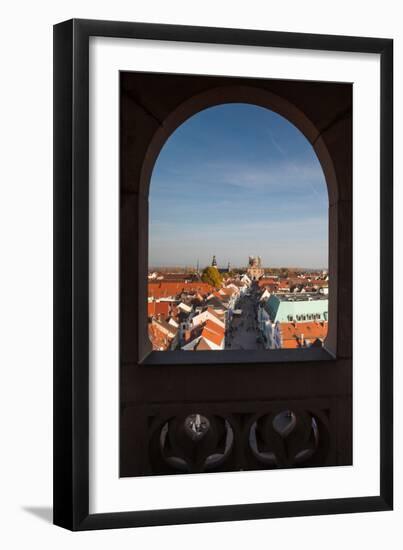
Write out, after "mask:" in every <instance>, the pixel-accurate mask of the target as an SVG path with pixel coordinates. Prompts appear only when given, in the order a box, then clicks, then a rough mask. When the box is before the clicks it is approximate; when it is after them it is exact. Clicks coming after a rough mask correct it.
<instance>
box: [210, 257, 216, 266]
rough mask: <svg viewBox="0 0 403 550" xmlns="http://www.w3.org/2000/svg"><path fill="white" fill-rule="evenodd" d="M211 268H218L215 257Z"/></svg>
mask: <svg viewBox="0 0 403 550" xmlns="http://www.w3.org/2000/svg"><path fill="white" fill-rule="evenodd" d="M211 267H217V260H216V259H215V256H213V261H212V262H211Z"/></svg>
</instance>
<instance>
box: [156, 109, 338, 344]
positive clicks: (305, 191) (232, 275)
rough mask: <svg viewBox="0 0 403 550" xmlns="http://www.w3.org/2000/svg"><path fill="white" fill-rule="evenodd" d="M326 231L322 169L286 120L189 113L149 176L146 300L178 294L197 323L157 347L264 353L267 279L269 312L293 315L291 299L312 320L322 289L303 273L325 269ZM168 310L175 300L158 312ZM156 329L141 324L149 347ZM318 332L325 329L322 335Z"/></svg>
mask: <svg viewBox="0 0 403 550" xmlns="http://www.w3.org/2000/svg"><path fill="white" fill-rule="evenodd" d="M240 220H242V222H241V223H240ZM327 231H328V194H327V187H326V181H325V177H324V174H323V171H322V168H321V165H320V163H319V161H318V158H317V156H316V154H315V152H314V150H313V148H312V145H311V144H310V143H309V142H308V140H307V139H306V138H305V136H304V135H303V134H302V133H301V132H300V131H299V130H298V129H297V128H296V127H295V126H294V125H293V124H291V122H289V121H288V120H286V119H285V118H284V117H282V116H280V115H279V114H277V113H275V112H273V111H272V110H269V109H266V108H263V107H261V106H257V105H251V104H245V103H232V104H224V105H218V106H214V107H210V108H208V109H205V110H203V111H201V112H199V113H197V114H195V115H194V116H192V117H190V118H188V119H187V120H186V121H185V122H184V123H183V124H182V125H180V126H179V127H178V128H177V129H176V131H175V132H173V133H172V134H171V136H170V137H169V139H168V140H167V141H166V142H165V143H164V145H163V147H162V149H161V151H160V153H159V156H158V158H157V159H156V162H155V165H154V167H153V171H152V175H151V183H150V194H149V260H148V273H149V276H148V285H147V286H148V300H150V299H152V300H154V301H155V302H156V304H155V305H156V307H160V308H161V311H162V310H163V308H162V306H161V303H162V300H165V299H169V300H171V302H172V304H173V305H174V306H175V305H178V303H179V301H183V302H185V303H186V305H187V307H186V308H182V309H181V315H182V316H184V315H187V316H188V318H191V316H192V315H194V314H195V312H196V310H199V311H201V312H202V313H203V321H201V322H200V323H198V324H197V325H196V326H194V327H192V328H191V329H189V330H188V331H187V333H186V334H185V335H184V336H183V338H182V339H181V341H178V342H177V343H176V342H175V341H174V339H173V341H170V342H167V343H166V351H169V350H172V349H176V350H177V351H184V352H188V351H194V352H196V351H217V350H222V351H225V350H226V349H231V350H261V351H263V350H265V348H264V345H263V341H262V339H261V337H260V329H259V326H258V318H257V312H258V308H259V305H262V304H261V298H262V295H263V293H264V291H265V288H266V285H268V284H269V285H273V284H274V283H275V282H276V281H278V280H279V283H280V284H279V290H278V291H275V290H274V291H273V292H272V293H271V295H270V297H269V299H268V302H267V308H268V311H269V312H270V317H271V319H272V321H273V322H276V321H279V322H280V323H285V324H286V323H287V322H288V323H290V322H292V321H293V320H294V315H292V314H289V313H288V314H287V309H289V307H290V306H291V307H292V308H293V309H296V310H297V311H298V313H296V314H295V318H296V321H297V323H298V322H305V321H306V320H307V319H309V318H310V317H312V315H311V314H309V309H310V304H311V303H312V302H313V301H314V300H317V299H318V297H319V293H318V292H315V291H314V290H313V287H312V282H311V281H312V280H313V279H315V280H318V279H319V278H322V279H323V278H324V277H327V275H328V236H327ZM155 273H156V274H157V278H156V279H157V280H155V277H154V274H155ZM297 284H298V288H299V289H300V290H299V292H294V293H291V294H290V293H289V291H290V289H291V288H294V287H295V286H296V285H297ZM284 291H286V292H288V294H284ZM305 291H306V297H304V294H305ZM322 302H323V304H325V302H327V298H326V297H324V296H322ZM234 303H236V306H235V307H236V310H235V311H234V313H233V314H231V313H232V308H234V306H233V304H234ZM287 304H288V305H287ZM263 307H265V306H263ZM164 311H165V310H164ZM163 315H164V313H163ZM177 315H178V313H175V309H174V308H172V309H171V310H170V311H167V312H166V313H165V319H164V320H165V321H166V322H169V320H170V319H174V320H175V321H177ZM319 317H320V315H319ZM315 318H317V315H315ZM158 328H159V327H155V325H153V326H152V330H149V331H148V333H149V337H150V340H151V344H152V347H153V349H154V350H157V349H158V350H161V345H160V342H159V338H158V337H157V336H158V334H156V332H157V331H158ZM283 330H287V329H286V327H285V326H284V327H283ZM326 334H327V326H326V327H324V330H323V334H321V337H322V340H324V339H325V337H326ZM265 351H267V353H270V350H265Z"/></svg>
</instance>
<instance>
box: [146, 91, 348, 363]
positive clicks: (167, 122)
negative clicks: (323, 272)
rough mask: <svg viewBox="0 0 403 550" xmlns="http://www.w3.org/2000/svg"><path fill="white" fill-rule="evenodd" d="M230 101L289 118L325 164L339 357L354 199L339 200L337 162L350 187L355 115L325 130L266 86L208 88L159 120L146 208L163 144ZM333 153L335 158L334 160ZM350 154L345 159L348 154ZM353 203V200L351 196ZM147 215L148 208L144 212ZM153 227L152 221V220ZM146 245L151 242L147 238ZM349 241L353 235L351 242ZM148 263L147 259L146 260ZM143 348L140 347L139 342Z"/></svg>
mask: <svg viewBox="0 0 403 550" xmlns="http://www.w3.org/2000/svg"><path fill="white" fill-rule="evenodd" d="M231 103H247V104H251V105H255V106H259V107H263V108H265V109H269V110H270V111H273V112H275V113H277V114H278V115H280V116H282V117H284V118H285V119H287V120H288V121H289V122H290V123H291V124H293V125H294V126H295V127H296V128H298V130H300V132H302V134H303V135H304V136H305V137H306V139H307V140H308V141H309V142H310V143H311V145H312V147H313V149H314V151H315V154H316V156H317V158H318V160H319V162H320V165H321V167H322V170H323V174H324V176H325V181H326V184H327V190H328V198H329V216H328V221H329V231H328V234H329V245H328V253H329V265H328V270H329V279H330V285H329V295H328V301H329V309H328V312H326V315H325V317H326V318H327V319H328V320H329V330H328V334H327V337H326V340H325V342H324V347H325V348H326V349H327V350H328V351H329V352H330V353H331V354H332V355H333V356H336V355H337V353H338V349H340V347H339V348H338V342H337V334H338V328H339V329H340V327H339V324H340V323H339V320H338V275H339V273H338V271H339V267H340V263H339V256H340V254H339V251H340V223H339V222H340V216H341V215H342V216H344V217H345V216H346V212H343V213H341V212H340V210H341V209H340V204H342V206H343V210H347V211H348V209H349V208H350V207H351V202H350V201H349V200H347V201H345V199H343V198H342V199H341V198H340V192H339V184H338V179H337V177H336V172H337V171H336V168H335V163H336V164H339V165H340V166H339V170H338V172H339V173H340V175H341V176H342V177H344V179H345V180H346V184H347V185H346V187H348V186H349V179H351V174H349V173H348V166H347V168H345V169H344V173H343V167H341V161H343V160H345V159H344V158H343V152H342V153H340V151H339V149H340V144H341V143H342V142H343V140H344V141H345V140H346V139H347V140H348V139H351V136H350V130H351V111H350V112H349V111H348V110H347V111H346V112H342V113H341V114H338V115H337V116H336V117H335V118H334V120H331V121H330V122H328V123H327V128H325V129H323V128H322V127H321V126H320V125H318V123H317V122H314V121H313V120H312V119H311V118H309V117H308V116H307V114H306V113H305V112H304V111H303V110H301V109H300V108H298V107H297V106H296V105H295V104H293V103H291V102H290V101H288V100H287V99H285V98H284V97H281V96H280V95H278V94H274V93H273V92H271V91H268V90H264V89H261V88H256V87H252V86H240V85H237V86H228V87H217V88H212V89H209V90H208V91H206V92H203V93H199V94H196V95H194V96H192V97H191V98H189V99H188V100H186V101H184V102H182V103H181V104H180V105H178V106H177V107H176V108H175V109H173V110H172V111H171V112H170V113H169V114H168V115H167V116H166V117H165V118H164V119H163V120H160V121H158V125H157V126H156V129H155V132H154V133H153V136H152V139H151V140H150V142H149V144H148V147H147V149H146V151H145V155H144V160H143V163H142V165H141V170H140V180H139V183H140V185H139V195H140V197H141V200H142V201H144V202H143V204H144V205H145V204H146V202H148V196H149V189H150V182H151V176H152V172H153V169H154V166H155V163H156V161H157V159H158V155H159V154H160V152H161V150H162V148H163V146H164V144H165V143H166V142H167V140H169V138H170V136H171V135H172V134H173V133H174V132H175V130H176V129H177V128H178V127H179V126H181V125H182V124H183V123H184V122H186V121H187V120H188V119H189V118H191V117H192V116H193V115H195V114H197V113H200V112H201V111H203V110H205V109H208V108H209V107H214V106H219V105H223V104H231ZM329 144H330V145H331V147H332V148H333V149H334V151H330V150H329ZM332 155H333V156H332ZM344 156H345V155H344ZM348 193H349V191H348V190H347V191H345V192H344V195H347V196H348ZM348 199H350V197H349V196H348ZM144 211H146V212H147V213H148V205H147V210H144ZM144 223H145V219H144V217H143V218H142V219H141V225H144ZM147 223H148V220H147ZM140 235H144V236H145V231H144V229H141V228H140ZM146 241H147V242H148V236H147V239H146ZM346 241H348V237H347V238H346ZM348 244H349V243H348V242H346V248H347V249H348ZM143 254H144V256H147V250H144V251H143ZM143 259H144V258H143ZM141 265H143V268H144V269H143V273H140V274H139V277H141V276H142V275H143V276H144V278H146V277H147V267H146V265H147V264H146V262H141ZM140 294H141V295H140V296H139V301H140V300H141V299H143V300H146V299H147V296H146V289H145V286H144V285H143V286H142V288H141V285H140ZM349 322H350V320H349V319H347V316H345V318H344V319H343V321H342V325H343V326H342V330H343V332H346V331H348V327H347V325H348V324H349ZM144 329H145V327H144V326H143V327H142V329H140V332H141V330H142V331H143V333H142V334H141V335H140V341H141V342H143V343H144V345H143V349H142V350H141V351H140V355H141V356H142V357H145V356H146V355H148V354H149V353H150V345H149V340H148V338H145V337H144V336H145V334H144ZM140 347H141V344H140Z"/></svg>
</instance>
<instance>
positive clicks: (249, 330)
mask: <svg viewBox="0 0 403 550" xmlns="http://www.w3.org/2000/svg"><path fill="white" fill-rule="evenodd" d="M257 304H258V299H257V293H256V291H255V290H254V289H251V290H250V291H248V293H247V294H245V295H244V296H242V298H240V300H239V302H238V304H237V309H241V310H242V315H240V316H234V317H233V320H232V323H231V325H230V329H229V334H228V335H227V338H226V346H225V349H247V350H251V349H254V350H257V349H259V350H263V349H264V345H263V341H262V337H261V335H260V331H259V327H258V322H257V315H256V310H257Z"/></svg>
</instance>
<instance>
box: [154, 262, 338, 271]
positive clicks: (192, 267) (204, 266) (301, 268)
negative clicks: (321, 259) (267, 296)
mask: <svg viewBox="0 0 403 550" xmlns="http://www.w3.org/2000/svg"><path fill="white" fill-rule="evenodd" d="M217 264H218V265H217V267H218V269H227V267H228V264H225V265H220V264H219V263H218V262H217ZM210 266H211V263H210V264H207V265H204V264H203V265H201V264H199V269H200V270H203V269H205V268H206V267H210ZM230 267H231V269H248V267H249V266H248V264H247V263H245V264H243V265H235V264H231V262H230ZM261 267H262V269H299V270H301V271H303V270H311V271H324V270H325V271H327V270H328V269H329V268H328V267H322V266H319V267H318V266H314V267H308V266H300V265H268V266H265V265H262V266H261ZM161 268H166V269H173V268H180V269H186V268H187V269H197V263H195V264H191V263H190V264H174V263H173V264H160V265H155V264H153V265H150V266H149V268H148V271H152V270H154V269H161Z"/></svg>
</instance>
